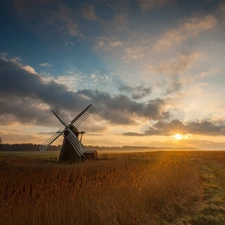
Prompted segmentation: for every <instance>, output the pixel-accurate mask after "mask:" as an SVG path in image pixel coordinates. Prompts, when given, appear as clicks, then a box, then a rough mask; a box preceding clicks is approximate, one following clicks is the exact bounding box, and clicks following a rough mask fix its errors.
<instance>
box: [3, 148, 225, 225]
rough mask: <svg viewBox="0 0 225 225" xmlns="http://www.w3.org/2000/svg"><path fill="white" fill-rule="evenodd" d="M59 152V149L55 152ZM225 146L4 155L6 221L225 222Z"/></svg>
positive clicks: (212, 224) (108, 224) (185, 224)
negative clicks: (74, 155)
mask: <svg viewBox="0 0 225 225" xmlns="http://www.w3.org/2000/svg"><path fill="white" fill-rule="evenodd" d="M51 157H52V155H51ZM224 169H225V152H222V151H221V152H207V151H205V152H201V151H198V152H197V151H196V152H195V151H190V152H188V151H175V152H173V151H166V152H164V151H161V152H149V153H130V154H128V153H126V154H125V153H124V154H100V156H99V159H98V160H96V161H86V162H83V163H80V164H60V163H50V162H49V161H46V160H45V159H42V158H41V157H39V156H38V159H37V158H36V157H34V155H33V157H19V156H16V157H5V156H0V203H1V204H0V221H1V224H2V225H8V224H12V225H21V224H23V225H26V224H29V225H31V224H38V225H40V224H43V225H45V224H52V225H53V224H54V225H55V224H56V225H59V224H60V225H61V224H68V225H69V224H77V225H78V224H79V225H84V224H85V225H86V224H91V225H97V224H98V225H112V224H115V225H116V224H124V225H128V224H129V225H130V224H140V225H142V224H143V225H146V224H149V225H154V224H155V225H160V224H162V225H166V224H175V225H191V224H193V225H201V224H207V225H217V224H218V225H219V224H220V225H221V224H225V204H224V203H225V170H224Z"/></svg>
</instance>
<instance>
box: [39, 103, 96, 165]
mask: <svg viewBox="0 0 225 225" xmlns="http://www.w3.org/2000/svg"><path fill="white" fill-rule="evenodd" d="M94 111H95V108H94V106H93V105H89V106H87V107H86V108H85V109H84V110H83V111H82V112H81V113H79V114H78V115H77V116H76V117H75V118H74V119H73V120H71V121H70V119H69V118H68V117H67V116H66V114H65V113H64V112H63V111H62V110H61V109H60V108H59V107H58V106H56V107H55V108H54V109H53V110H52V113H53V114H54V115H55V116H56V117H57V118H58V120H59V121H60V122H61V123H62V124H63V125H64V127H63V128H60V129H59V130H58V131H57V132H56V133H54V134H53V135H52V136H51V137H50V138H48V139H47V140H46V141H45V142H44V143H43V144H42V145H40V146H39V149H40V151H45V150H46V149H47V148H48V146H49V145H51V144H52V143H53V142H54V141H55V140H56V139H57V138H58V137H60V136H61V135H63V136H64V140H63V144H62V147H61V152H60V156H59V161H75V160H80V159H83V158H84V152H85V151H86V149H85V147H84V146H83V144H82V143H81V141H80V140H81V139H82V135H83V134H84V132H83V131H82V132H79V131H78V129H77V128H78V127H79V126H80V125H81V124H82V123H83V122H84V121H85V120H86V119H87V118H88V117H89V116H90V114H92V113H93V112H94ZM79 134H81V139H80V140H79V139H78V135H79Z"/></svg>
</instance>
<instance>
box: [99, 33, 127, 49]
mask: <svg viewBox="0 0 225 225" xmlns="http://www.w3.org/2000/svg"><path fill="white" fill-rule="evenodd" d="M122 45H123V42H122V41H120V40H119V39H117V38H116V37H109V36H101V37H97V45H96V48H100V49H103V50H104V51H109V50H112V49H115V48H120V47H121V46H122Z"/></svg>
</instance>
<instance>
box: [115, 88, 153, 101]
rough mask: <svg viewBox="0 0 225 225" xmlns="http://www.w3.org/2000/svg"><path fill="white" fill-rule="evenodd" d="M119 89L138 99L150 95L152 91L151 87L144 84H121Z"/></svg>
mask: <svg viewBox="0 0 225 225" xmlns="http://www.w3.org/2000/svg"><path fill="white" fill-rule="evenodd" d="M119 90H120V91H122V92H124V93H126V94H129V95H131V98H132V99H135V100H138V99H141V98H144V97H146V96H149V95H150V94H151V92H152V89H151V87H146V88H145V87H144V86H143V85H140V86H136V87H131V86H120V87H119Z"/></svg>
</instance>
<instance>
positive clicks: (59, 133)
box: [38, 128, 64, 152]
mask: <svg viewBox="0 0 225 225" xmlns="http://www.w3.org/2000/svg"><path fill="white" fill-rule="evenodd" d="M63 131H64V129H63V128H61V129H59V130H58V131H57V132H56V133H54V134H53V135H52V136H51V137H50V138H48V139H47V140H46V141H45V142H44V143H43V144H42V145H40V146H39V147H38V148H39V149H40V151H42V152H43V151H45V150H46V149H47V148H48V146H49V145H50V144H51V143H52V142H54V141H55V140H56V139H57V138H58V137H59V136H60V135H62V133H63Z"/></svg>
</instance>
